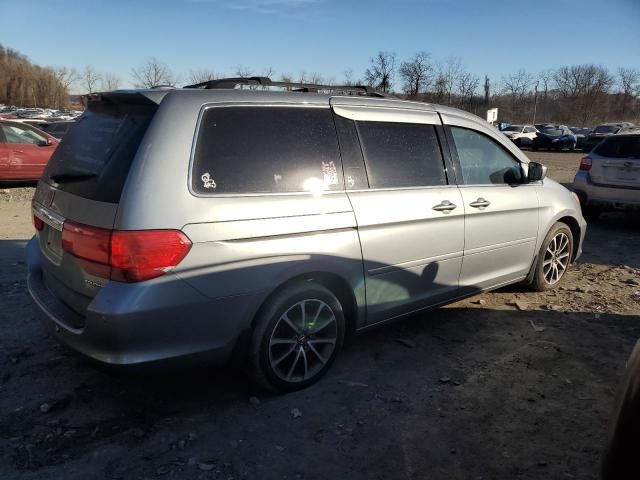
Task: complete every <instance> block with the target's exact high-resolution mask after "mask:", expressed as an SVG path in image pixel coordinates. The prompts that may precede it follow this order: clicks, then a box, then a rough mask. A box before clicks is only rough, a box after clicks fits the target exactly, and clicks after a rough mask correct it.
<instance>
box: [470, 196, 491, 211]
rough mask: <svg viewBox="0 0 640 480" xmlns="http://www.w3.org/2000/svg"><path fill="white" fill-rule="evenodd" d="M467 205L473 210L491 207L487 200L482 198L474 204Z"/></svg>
mask: <svg viewBox="0 0 640 480" xmlns="http://www.w3.org/2000/svg"><path fill="white" fill-rule="evenodd" d="M469 205H470V206H472V207H473V208H480V209H482V208H486V207H488V206H489V205H491V202H490V201H489V200H485V199H484V198H482V197H480V198H478V199H477V200H476V201H475V202H471V203H470V204H469Z"/></svg>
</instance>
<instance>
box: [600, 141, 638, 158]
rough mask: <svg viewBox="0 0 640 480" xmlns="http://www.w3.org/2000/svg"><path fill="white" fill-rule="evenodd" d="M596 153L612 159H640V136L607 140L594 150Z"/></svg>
mask: <svg viewBox="0 0 640 480" xmlns="http://www.w3.org/2000/svg"><path fill="white" fill-rule="evenodd" d="M594 153H597V154H598V155H602V156H603V157H610V158H634V159H640V135H634V136H631V135H629V136H621V137H617V136H614V137H609V138H606V139H604V140H603V141H602V142H601V143H600V144H599V145H598V146H597V147H596V148H595V149H594Z"/></svg>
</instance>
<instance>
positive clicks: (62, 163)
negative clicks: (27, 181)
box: [44, 103, 157, 203]
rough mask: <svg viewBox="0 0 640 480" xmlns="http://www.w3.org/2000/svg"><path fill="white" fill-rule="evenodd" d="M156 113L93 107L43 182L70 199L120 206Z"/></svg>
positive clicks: (53, 160)
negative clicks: (143, 140) (148, 128)
mask: <svg viewBox="0 0 640 480" xmlns="http://www.w3.org/2000/svg"><path fill="white" fill-rule="evenodd" d="M156 109H157V106H155V105H130V104H113V103H98V104H94V105H91V107H90V109H89V110H87V111H86V112H85V113H84V114H83V115H82V117H80V119H79V120H78V121H77V122H76V123H75V124H74V127H73V128H72V129H71V130H69V133H68V134H67V135H65V137H64V139H63V140H62V141H61V142H60V144H59V145H58V148H57V149H56V151H55V152H54V154H53V155H52V156H51V160H49V165H48V166H47V170H46V171H45V174H44V178H48V179H49V180H48V181H49V182H53V183H56V184H57V185H58V189H60V190H62V191H65V192H68V193H71V194H73V195H78V196H80V197H83V198H88V199H91V200H96V201H100V202H109V203H118V201H119V200H120V195H121V193H122V189H123V187H124V184H125V181H126V179H127V175H128V173H129V168H130V167H131V161H132V160H133V158H134V157H135V154H136V152H137V151H138V147H139V146H140V142H141V141H142V137H143V136H144V133H145V132H146V130H147V127H148V126H149V122H150V121H151V118H152V117H153V114H154V113H155V111H156ZM52 177H53V178H52Z"/></svg>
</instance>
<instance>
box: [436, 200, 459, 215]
mask: <svg viewBox="0 0 640 480" xmlns="http://www.w3.org/2000/svg"><path fill="white" fill-rule="evenodd" d="M457 207H458V206H457V205H456V204H455V203H451V202H450V201H449V200H443V201H442V203H439V204H438V205H435V206H434V207H433V209H434V210H435V211H437V212H444V213H449V212H450V211H451V210H455V209H456V208H457Z"/></svg>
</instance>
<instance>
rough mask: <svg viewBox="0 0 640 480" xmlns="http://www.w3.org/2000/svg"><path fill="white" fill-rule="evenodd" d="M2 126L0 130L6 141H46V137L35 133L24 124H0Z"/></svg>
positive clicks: (26, 142)
mask: <svg viewBox="0 0 640 480" xmlns="http://www.w3.org/2000/svg"><path fill="white" fill-rule="evenodd" d="M0 128H2V132H3V133H4V137H5V138H6V141H7V143H15V144H19V145H39V144H41V143H43V142H46V141H47V139H46V138H45V137H43V136H42V135H40V134H39V133H36V131H35V130H32V129H31V128H29V127H26V126H24V125H19V124H15V125H7V124H3V125H0Z"/></svg>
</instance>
